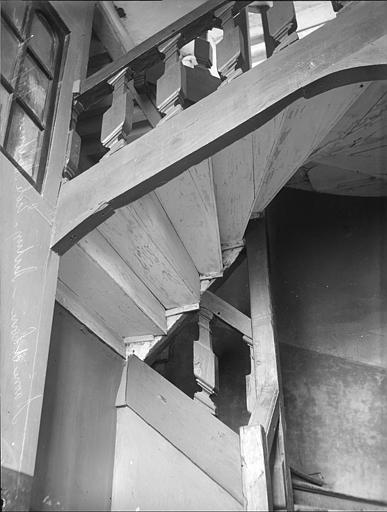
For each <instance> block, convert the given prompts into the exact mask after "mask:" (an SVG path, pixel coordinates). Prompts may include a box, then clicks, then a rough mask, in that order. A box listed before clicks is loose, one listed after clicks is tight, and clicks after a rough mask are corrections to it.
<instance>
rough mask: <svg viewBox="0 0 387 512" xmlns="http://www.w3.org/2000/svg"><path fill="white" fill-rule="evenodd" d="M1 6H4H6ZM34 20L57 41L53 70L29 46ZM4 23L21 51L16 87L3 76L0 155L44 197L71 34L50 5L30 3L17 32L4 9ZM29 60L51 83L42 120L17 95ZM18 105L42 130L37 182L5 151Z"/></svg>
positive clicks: (2, 13)
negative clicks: (24, 67)
mask: <svg viewBox="0 0 387 512" xmlns="http://www.w3.org/2000/svg"><path fill="white" fill-rule="evenodd" d="M1 3H2V5H3V2H1ZM4 3H5V2H4ZM26 3H27V2H26ZM35 16H36V17H38V18H39V20H40V21H41V23H42V24H43V26H44V27H45V28H46V29H47V30H48V31H49V32H50V33H51V34H52V36H53V41H55V44H56V50H55V57H54V62H53V67H52V69H51V70H50V69H49V68H48V67H47V66H46V64H45V62H44V61H43V59H42V58H41V57H40V56H39V55H38V53H37V52H36V51H35V50H34V48H32V46H30V45H29V44H28V35H29V33H30V31H31V25H32V22H33V19H34V17H35ZM1 20H2V23H3V24H5V25H6V27H7V29H8V30H9V31H10V32H11V33H12V35H13V36H14V37H15V38H16V39H17V40H18V42H19V44H20V47H19V48H18V53H17V56H16V63H15V68H14V70H13V80H12V81H13V83H10V81H9V80H8V79H7V78H6V77H3V75H1V85H2V87H3V88H4V89H5V90H6V92H7V93H8V101H7V104H6V105H7V107H6V111H5V117H6V119H5V121H4V123H5V128H4V137H3V140H2V141H0V151H1V152H2V153H3V154H4V155H5V156H6V157H7V159H8V160H9V161H10V162H11V163H12V164H13V165H14V166H15V167H16V168H17V169H18V170H19V171H20V173H21V174H22V175H23V176H24V177H25V178H26V179H27V180H28V181H29V183H31V185H32V186H33V187H34V188H35V189H36V190H37V191H38V192H39V193H41V192H42V188H43V183H44V180H45V177H46V175H47V173H46V170H47V164H48V159H49V152H50V147H51V142H52V136H53V130H54V125H55V117H56V112H57V107H58V100H59V96H60V89H61V81H62V76H63V71H64V65H65V57H66V51H67V47H68V42H69V37H68V36H69V30H68V28H67V27H66V25H65V24H64V23H63V21H62V20H61V19H60V17H59V15H58V13H57V12H56V11H55V9H54V8H53V7H52V6H51V5H50V3H49V2H44V1H41V0H32V1H29V2H28V5H27V7H26V11H25V13H24V22H23V29H18V28H17V27H16V24H15V23H14V22H13V21H12V19H10V17H9V16H8V14H7V13H6V12H3V9H1ZM27 58H29V59H32V61H33V63H34V65H35V66H36V67H37V68H38V70H39V71H40V72H41V73H43V74H44V76H45V77H47V78H48V79H49V88H48V90H47V96H48V99H47V102H46V104H45V106H44V111H43V115H42V116H41V118H40V117H39V115H38V114H37V113H35V112H34V110H33V108H32V107H30V106H29V105H28V104H27V101H26V100H25V99H23V97H22V95H21V94H20V93H19V92H18V91H17V88H18V85H19V82H20V79H21V67H22V65H23V63H24V62H25V61H26V59H27ZM17 105H18V106H19V108H21V110H22V111H23V112H24V113H25V114H27V117H28V118H29V119H30V120H31V121H32V122H33V123H34V124H35V125H36V126H37V127H38V129H39V130H40V139H39V144H40V150H39V153H37V154H36V155H35V158H36V159H37V160H36V163H35V162H34V166H35V165H36V178H35V179H34V178H33V177H32V176H31V175H30V174H29V173H28V172H27V171H25V170H24V169H23V167H22V166H21V165H20V164H19V163H18V162H17V161H16V160H15V159H14V158H13V157H12V155H11V154H10V153H9V152H8V151H7V149H6V145H7V142H8V138H9V133H10V129H11V125H12V114H13V112H14V110H15V108H16V107H15V106H17Z"/></svg>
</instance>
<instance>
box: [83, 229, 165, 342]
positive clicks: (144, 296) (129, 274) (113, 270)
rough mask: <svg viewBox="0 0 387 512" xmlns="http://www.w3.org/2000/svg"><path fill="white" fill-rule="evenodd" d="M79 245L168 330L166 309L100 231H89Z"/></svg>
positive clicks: (162, 328) (163, 331) (155, 321)
mask: <svg viewBox="0 0 387 512" xmlns="http://www.w3.org/2000/svg"><path fill="white" fill-rule="evenodd" d="M79 246H80V247H81V248H82V249H83V250H84V251H85V253H86V254H87V255H88V256H90V258H91V259H92V260H93V261H95V262H96V263H97V264H98V265H99V266H100V267H101V268H102V269H103V270H104V271H105V272H106V273H107V274H108V275H109V276H110V277H111V279H112V280H113V281H115V282H116V283H117V284H118V285H119V286H120V288H121V289H122V290H123V291H124V292H125V294H126V295H127V296H128V297H130V298H131V299H132V301H133V302H134V303H135V304H136V306H137V307H138V308H139V309H140V310H141V311H142V312H143V313H144V314H145V315H146V316H147V317H148V318H150V319H151V320H152V322H153V323H154V324H155V325H157V326H158V327H159V329H160V330H161V332H162V333H163V334H165V333H166V332H167V321H166V317H165V309H164V308H163V306H162V305H161V303H160V302H159V301H158V300H157V299H156V297H155V296H154V295H153V294H152V293H151V292H150V290H149V289H148V288H147V287H146V286H145V285H144V283H143V282H142V281H141V279H139V278H138V277H137V275H136V274H135V273H134V272H133V270H132V269H131V268H130V267H129V266H128V265H127V264H126V263H125V261H124V259H123V258H122V256H120V255H119V254H118V253H117V252H116V251H115V250H114V249H113V247H112V246H111V245H110V243H109V242H108V241H107V240H106V238H104V236H103V235H102V234H101V233H100V231H99V230H98V229H96V230H94V231H92V232H91V233H89V234H88V235H87V236H86V237H85V238H83V239H82V240H81V241H80V242H79Z"/></svg>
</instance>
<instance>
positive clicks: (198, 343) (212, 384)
mask: <svg viewBox="0 0 387 512" xmlns="http://www.w3.org/2000/svg"><path fill="white" fill-rule="evenodd" d="M212 317H213V314H212V313H211V312H210V311H209V310H208V309H205V308H203V307H202V308H200V310H199V321H198V325H199V336H198V339H197V340H195V341H194V344H193V351H194V360H193V364H194V375H195V379H196V382H197V383H198V385H199V386H200V388H201V391H198V392H196V393H195V396H194V400H196V401H198V402H199V403H200V404H202V405H203V406H204V407H206V408H207V409H208V410H209V411H210V412H211V414H215V404H214V402H213V401H212V399H211V396H212V395H213V394H214V393H216V391H217V388H218V382H217V380H218V359H217V357H216V355H215V354H214V352H213V350H212V339H211V329H210V322H211V320H212Z"/></svg>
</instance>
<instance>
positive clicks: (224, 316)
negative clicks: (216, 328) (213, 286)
mask: <svg viewBox="0 0 387 512" xmlns="http://www.w3.org/2000/svg"><path fill="white" fill-rule="evenodd" d="M200 305H201V306H202V307H204V308H206V309H209V310H210V311H211V312H212V313H213V314H214V315H215V316H217V317H218V318H220V319H221V320H223V322H226V324H228V325H230V326H231V327H234V329H236V330H237V331H239V332H241V333H242V334H244V335H245V336H248V337H249V338H251V337H252V333H251V320H250V318H249V317H248V316H246V315H245V314H244V313H242V312H241V311H239V310H238V309H236V308H234V306H231V304H228V302H226V301H225V300H223V299H221V298H220V297H218V296H217V295H214V294H213V293H212V292H210V291H208V290H207V291H205V292H204V293H203V295H202V297H201V299H200Z"/></svg>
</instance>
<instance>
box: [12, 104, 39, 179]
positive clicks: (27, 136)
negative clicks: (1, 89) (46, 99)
mask: <svg viewBox="0 0 387 512" xmlns="http://www.w3.org/2000/svg"><path fill="white" fill-rule="evenodd" d="M41 135H42V132H41V131H40V130H39V128H38V127H37V126H36V124H35V123H34V122H33V121H32V120H31V119H30V118H29V117H28V115H27V114H26V113H25V112H24V110H22V108H21V107H20V106H19V105H17V104H16V103H15V104H14V105H13V109H12V121H11V127H10V130H9V134H8V137H7V145H6V150H7V151H8V153H9V154H10V155H11V156H12V157H13V158H14V160H16V162H17V163H18V164H19V165H20V166H21V167H22V168H23V169H24V170H25V171H26V173H27V174H29V175H30V176H32V178H34V179H36V176H37V172H38V169H37V167H38V166H37V165H36V164H35V162H38V159H39V153H40V146H41Z"/></svg>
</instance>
